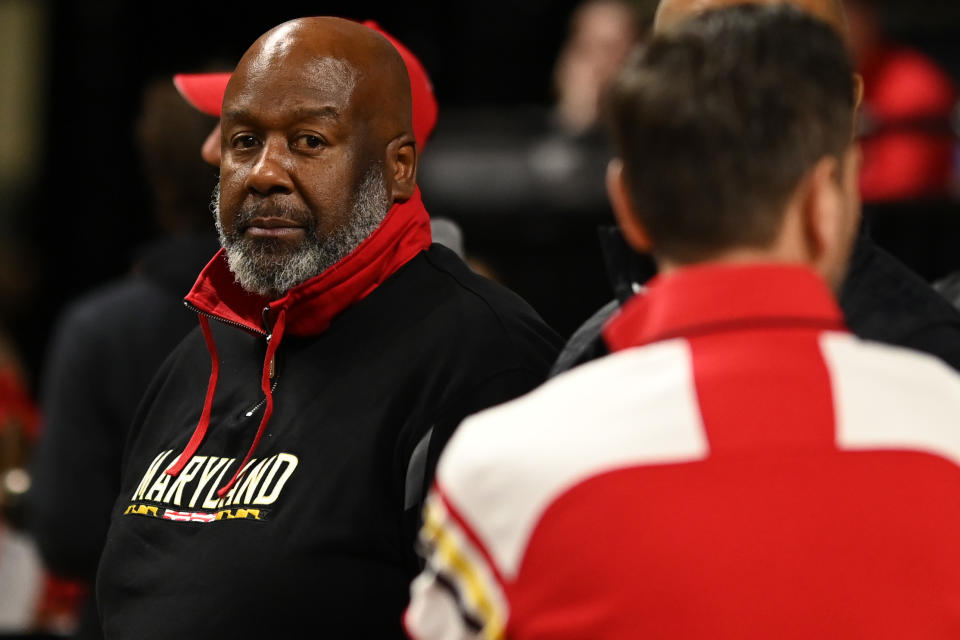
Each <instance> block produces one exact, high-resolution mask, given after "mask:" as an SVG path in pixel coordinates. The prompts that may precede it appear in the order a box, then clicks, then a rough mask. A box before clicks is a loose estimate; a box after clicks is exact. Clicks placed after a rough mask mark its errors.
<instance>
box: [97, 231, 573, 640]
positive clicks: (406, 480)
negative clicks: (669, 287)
mask: <svg viewBox="0 0 960 640" xmlns="http://www.w3.org/2000/svg"><path fill="white" fill-rule="evenodd" d="M210 326H211V330H212V334H213V335H212V337H213V340H214V343H215V345H216V349H217V351H218V353H219V360H220V362H221V369H220V372H219V381H218V383H217V385H216V393H215V396H214V400H213V404H212V411H211V419H210V429H209V431H208V433H207V435H206V437H205V438H204V439H203V441H202V444H201V445H200V447H199V449H198V450H197V452H196V455H195V456H194V457H193V459H192V461H191V462H189V463H188V464H187V466H186V467H185V468H184V469H183V471H182V472H181V474H180V475H179V476H178V477H177V478H172V477H170V476H168V475H165V474H164V473H163V470H164V469H165V468H166V467H168V466H169V465H170V463H171V462H172V461H173V460H174V459H175V458H176V457H177V455H178V454H179V453H180V452H181V451H182V450H183V449H184V447H185V445H186V443H187V440H188V438H190V436H191V432H192V431H193V429H194V425H195V424H197V421H198V418H199V416H200V411H201V407H202V406H203V404H204V389H205V387H206V386H207V381H208V376H209V375H210V356H209V355H208V352H207V348H206V347H205V345H204V340H203V338H202V336H201V333H200V332H199V331H196V332H194V333H192V334H190V335H189V336H188V337H187V339H186V340H185V341H184V343H183V344H182V345H180V347H179V348H178V349H177V350H176V351H175V352H174V353H173V354H172V356H171V357H170V358H169V359H168V360H167V362H166V363H165V365H164V366H163V368H162V369H161V371H160V373H159V374H158V376H157V377H156V378H155V380H154V382H153V383H152V385H151V387H150V389H149V391H148V393H147V395H146V397H145V398H144V401H143V403H142V405H141V409H140V411H139V414H138V417H137V419H136V420H135V424H134V428H133V432H132V434H131V439H130V442H129V447H128V450H127V452H126V454H125V456H124V460H125V464H124V468H123V476H122V489H121V495H120V498H119V500H118V501H117V503H116V505H115V506H114V510H113V522H112V526H111V530H110V533H109V536H108V542H107V546H106V548H105V550H104V555H103V559H102V562H101V565H100V571H99V578H98V586H97V593H98V600H99V603H100V608H101V613H102V617H103V622H104V629H105V631H106V636H107V637H108V638H136V639H137V640H147V639H149V638H158V639H159V638H164V639H168V638H181V639H186V638H211V637H217V638H220V637H223V638H228V637H229V638H267V637H270V638H281V637H306V636H308V635H309V636H311V637H324V638H347V637H351V638H389V637H403V634H402V631H401V627H400V619H401V614H402V611H403V609H404V606H405V604H406V602H407V598H408V588H409V582H410V580H411V579H412V578H413V576H414V575H415V574H416V573H417V571H418V564H417V560H416V557H415V554H414V551H413V542H414V536H415V531H416V528H417V518H418V514H419V505H420V501H421V499H422V497H423V494H424V493H425V490H426V488H427V486H426V485H427V484H428V483H429V482H430V479H431V476H432V470H433V467H434V465H435V463H436V459H437V457H438V455H439V452H440V449H441V447H442V446H443V444H444V443H445V442H446V440H447V439H448V438H449V437H450V435H451V433H452V432H453V430H454V428H455V427H456V426H457V424H459V422H460V421H461V420H462V419H463V418H464V417H465V416H467V415H469V414H471V413H474V412H476V411H478V410H480V409H483V408H485V407H489V406H491V405H494V404H497V403H500V402H503V401H506V400H508V399H511V398H513V397H516V396H518V395H520V394H522V393H524V392H526V391H528V390H530V389H532V388H533V387H534V386H536V385H537V384H538V383H539V382H541V380H542V379H543V378H544V377H545V375H546V373H547V369H548V368H549V366H550V363H551V362H552V361H553V359H554V356H555V355H556V351H557V347H558V345H559V340H558V339H557V337H556V336H555V334H554V333H553V332H552V331H551V330H550V329H548V328H547V327H546V326H545V325H544V324H543V322H542V321H541V320H540V318H539V317H538V316H537V315H536V313H535V312H534V311H533V310H532V309H531V308H530V307H529V306H528V305H526V303H524V302H523V301H522V300H521V299H519V298H518V297H517V296H515V295H513V294H512V293H510V292H509V291H507V290H505V289H503V288H502V287H500V286H498V285H496V284H494V283H492V282H490V281H488V280H485V279H484V278H481V277H479V276H477V275H475V274H473V273H472V272H471V271H470V270H469V269H468V268H467V267H466V266H465V265H464V264H463V263H462V262H461V261H460V260H459V259H458V258H457V257H456V256H455V255H454V254H453V253H452V252H450V251H449V250H447V249H445V248H443V247H439V246H437V245H434V246H433V247H432V248H430V249H429V250H428V251H425V252H423V253H420V254H419V255H418V256H417V257H415V258H413V259H412V260H411V261H409V262H408V263H406V264H405V266H403V267H401V268H400V269H399V270H398V271H396V273H394V274H393V275H392V276H390V277H389V278H388V279H387V280H386V281H385V282H383V283H382V284H380V285H379V286H378V287H377V288H376V289H375V290H374V291H373V292H372V293H371V294H369V295H368V296H367V297H365V298H364V299H362V300H361V301H360V302H358V303H357V304H355V305H353V306H351V307H349V308H347V309H346V310H345V311H343V313H341V314H340V315H338V316H337V317H336V318H335V319H334V320H333V322H332V324H330V325H329V328H327V329H326V330H325V331H323V332H322V333H319V334H317V335H309V336H294V335H288V336H286V337H284V338H283V341H282V344H281V345H280V347H279V348H278V351H277V355H276V359H275V375H274V378H273V384H274V385H275V387H274V392H273V402H274V412H273V415H272V418H271V419H270V421H269V423H268V425H267V427H266V429H265V432H264V434H263V438H262V440H261V441H260V443H259V445H258V446H257V447H256V450H255V453H254V457H253V459H252V460H251V463H250V464H249V465H248V467H247V469H248V472H247V473H246V474H245V475H244V476H242V477H241V478H240V479H239V480H238V482H237V484H236V485H235V486H234V488H233V491H232V492H231V494H228V499H226V500H224V501H223V502H219V503H218V502H217V498H216V493H215V492H216V489H217V488H218V487H220V486H222V485H223V484H224V481H225V480H226V479H227V478H229V477H230V475H231V474H232V473H233V472H234V471H235V467H236V466H237V465H238V460H239V459H240V458H242V456H243V454H244V453H245V452H246V451H247V449H248V447H249V446H250V441H251V439H252V438H253V433H254V431H255V430H256V428H257V423H258V421H259V419H260V417H261V415H262V413H263V410H264V409H263V406H262V405H263V402H262V400H263V394H262V393H261V390H260V382H261V380H260V376H261V366H262V362H263V359H264V351H265V341H264V339H263V338H262V337H261V336H257V335H251V334H250V333H248V332H245V331H243V330H240V329H237V328H236V327H233V326H230V325H226V324H222V323H220V322H216V321H211V322H210ZM231 495H232V496H233V497H232V500H231V499H230V496H231ZM209 520H212V521H209Z"/></svg>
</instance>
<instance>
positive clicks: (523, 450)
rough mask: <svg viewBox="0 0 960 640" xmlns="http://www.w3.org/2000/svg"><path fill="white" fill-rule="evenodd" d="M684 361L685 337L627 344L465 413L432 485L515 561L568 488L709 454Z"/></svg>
mask: <svg viewBox="0 0 960 640" xmlns="http://www.w3.org/2000/svg"><path fill="white" fill-rule="evenodd" d="M690 361H691V359H690V353H689V346H688V345H687V343H686V341H684V340H682V339H678V340H671V341H666V342H662V343H657V344H653V345H649V346H645V347H640V348H635V349H629V350H626V351H622V352H618V353H616V354H613V355H610V356H607V357H605V358H601V359H599V360H595V361H593V362H590V363H588V364H585V365H583V366H581V367H578V368H576V369H574V370H571V371H569V372H567V373H564V374H562V375H560V376H558V377H556V378H553V379H552V380H550V381H549V382H547V383H546V384H544V385H543V386H541V387H539V388H537V389H535V390H534V391H532V392H531V393H529V394H527V395H525V396H522V397H520V398H518V399H516V400H513V401H512V402H508V403H506V404H503V405H500V406H498V407H494V408H492V409H488V410H486V411H483V412H481V413H479V414H477V415H475V416H473V417H471V418H468V419H467V420H466V421H464V423H463V424H462V425H461V426H460V428H459V429H458V430H457V433H456V434H455V435H454V437H453V439H452V440H451V441H450V443H449V444H448V445H447V448H446V450H445V451H444V454H443V456H442V457H441V460H440V464H439V466H438V469H437V483H438V485H439V486H440V488H441V490H442V491H443V492H444V494H445V495H447V496H448V497H449V498H450V500H451V501H452V502H453V503H454V504H456V506H457V509H458V510H459V512H460V513H461V514H462V515H463V516H464V517H465V518H466V519H467V520H468V521H469V522H470V523H471V526H474V527H476V528H477V532H478V534H479V535H481V537H482V538H484V539H486V540H491V539H495V540H499V541H500V542H499V543H497V544H498V545H500V548H501V550H503V553H504V554H506V556H507V557H505V558H502V559H501V560H503V561H504V562H508V563H509V562H511V561H513V560H516V559H517V556H516V554H519V553H520V550H521V549H522V547H523V542H524V540H525V539H526V536H527V535H528V534H529V533H530V531H531V529H532V527H533V526H535V524H536V521H537V518H538V517H539V514H541V513H542V512H543V511H544V509H545V508H546V507H547V506H548V505H549V504H550V503H552V502H553V501H554V500H555V499H557V498H558V497H559V496H560V495H562V494H563V493H564V492H565V491H566V490H568V489H569V488H571V487H572V486H574V485H576V484H578V483H580V482H581V481H584V480H587V479H589V478H591V477H593V476H595V475H597V474H599V473H603V472H606V471H610V470H615V469H618V468H623V467H627V466H635V465H648V464H662V463H667V462H679V461H685V460H696V459H700V458H701V457H702V456H704V455H705V452H706V442H705V440H704V436H703V433H702V429H701V428H700V427H699V423H700V421H699V418H698V413H697V405H696V394H695V391H694V389H693V377H692V372H691V368H690ZM493 513H497V514H498V515H497V517H496V518H493V519H491V517H490V514H493ZM507 522H509V523H510V524H509V525H505V524H504V523H507Z"/></svg>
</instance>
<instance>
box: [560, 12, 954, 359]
mask: <svg viewBox="0 0 960 640" xmlns="http://www.w3.org/2000/svg"><path fill="white" fill-rule="evenodd" d="M750 3H754V4H781V3H786V4H791V5H794V6H796V7H798V8H801V9H803V10H806V11H809V12H810V13H811V14H812V15H814V16H817V17H819V18H821V19H822V20H824V21H826V22H827V23H828V24H830V25H832V26H833V27H834V28H835V29H837V32H838V33H840V34H842V35H843V37H844V38H845V39H846V40H847V41H848V42H849V31H848V29H847V21H846V15H845V13H844V10H843V6H842V5H841V3H840V2H839V0H661V2H660V4H659V6H658V10H657V16H656V21H655V24H654V29H655V31H658V32H659V31H663V30H665V29H669V28H673V27H675V26H676V25H677V24H679V23H681V22H682V21H683V20H685V19H687V18H689V17H691V16H693V15H696V14H697V13H699V12H701V11H704V10H708V9H711V8H717V7H728V6H734V5H739V4H750ZM855 83H856V85H857V87H858V94H859V93H860V92H861V91H862V85H863V83H862V79H860V78H859V76H856V80H855ZM704 161H706V159H704ZM603 248H604V253H605V255H604V258H605V259H606V261H607V264H608V268H609V271H610V274H611V280H612V283H613V288H614V291H615V294H616V298H615V299H614V300H612V301H611V302H609V303H608V304H606V305H604V306H603V307H602V308H601V309H599V310H598V311H597V312H596V313H595V314H594V315H593V316H592V317H591V318H589V319H588V320H587V321H586V322H585V323H584V324H583V325H581V327H580V328H579V329H577V331H576V332H574V334H573V336H571V338H570V340H569V341H568V342H567V345H566V346H565V347H564V349H563V351H562V352H561V354H560V356H559V358H558V359H557V362H556V363H555V364H554V367H553V370H552V372H551V373H552V374H553V375H556V374H559V373H562V372H563V371H567V370H569V369H571V368H573V367H576V366H578V365H580V364H583V363H585V362H588V361H590V360H593V359H595V358H598V357H601V356H603V355H605V354H606V353H607V352H608V349H607V346H606V344H605V343H604V341H603V339H602V336H601V332H602V328H603V326H604V324H605V323H606V322H608V321H609V320H610V319H611V318H612V317H613V316H614V315H615V314H616V313H617V311H618V309H619V308H620V307H621V305H622V304H624V303H625V302H626V301H627V300H629V299H630V298H631V297H632V296H633V295H635V294H636V293H638V292H640V291H642V289H643V284H644V283H645V282H646V280H647V279H648V278H649V277H650V276H651V275H652V274H653V273H654V272H655V266H654V265H652V264H651V263H650V260H649V257H648V256H638V254H637V253H636V252H635V251H633V250H631V249H630V248H629V247H628V246H627V245H626V243H625V242H624V240H623V238H622V237H621V235H620V233H619V232H618V231H616V230H611V231H608V232H606V233H605V234H604V245H603ZM840 306H841V308H842V309H843V312H844V316H845V318H846V321H847V325H848V326H849V327H850V329H851V330H852V331H853V332H854V333H855V334H857V335H858V336H859V337H861V338H866V339H868V340H876V341H879V342H884V343H887V344H892V345H897V346H903V347H908V348H911V349H917V350H919V351H923V352H925V353H930V354H932V355H935V356H937V357H938V358H940V359H941V360H943V361H944V362H946V363H947V364H949V365H950V366H951V367H953V368H954V369H958V370H960V312H958V311H957V310H956V309H954V308H953V307H952V306H951V305H950V303H949V302H946V301H945V299H944V298H943V297H942V296H940V295H939V294H938V293H937V292H936V291H935V290H934V289H933V288H932V287H931V286H930V285H929V284H928V283H927V282H925V281H924V280H923V279H922V278H921V277H920V276H918V275H917V274H915V273H914V272H913V271H911V270H910V269H909V268H908V267H906V266H905V265H904V264H903V263H901V262H900V261H899V260H897V259H896V258H894V257H893V256H891V255H890V254H889V253H888V252H886V251H885V250H883V249H881V248H880V247H878V246H877V245H876V244H875V243H874V241H873V240H872V239H871V238H870V236H869V233H868V230H867V229H866V227H865V226H861V229H860V232H859V234H858V236H857V239H856V243H855V247H854V254H853V259H852V261H851V265H850V273H849V274H848V277H847V279H846V280H845V282H844V287H843V289H842V291H841V294H840Z"/></svg>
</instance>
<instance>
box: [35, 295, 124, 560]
mask: <svg viewBox="0 0 960 640" xmlns="http://www.w3.org/2000/svg"><path fill="white" fill-rule="evenodd" d="M86 320H87V318H85V317H84V315H83V314H82V313H77V312H76V311H75V312H74V313H70V314H68V315H66V316H64V318H63V319H62V320H61V322H60V323H59V325H58V327H57V330H56V333H55V337H54V340H53V342H52V346H51V349H50V351H49V355H48V358H47V363H46V367H45V376H44V388H43V397H42V401H43V402H42V405H43V412H44V424H43V429H42V431H41V435H40V439H39V442H38V445H37V450H36V452H35V454H34V459H33V467H32V470H33V472H32V478H33V488H32V489H31V491H30V495H29V497H28V508H29V510H30V516H31V525H32V529H33V534H34V536H35V538H36V540H37V542H38V544H39V547H40V550H41V553H42V555H43V558H44V561H45V562H46V563H47V566H48V567H49V568H50V569H51V570H52V571H53V572H54V573H56V574H59V575H63V576H68V577H78V578H92V577H93V575H94V573H95V572H96V568H97V562H98V559H99V556H100V551H101V549H102V546H103V542H104V538H105V536H106V531H107V527H108V525H109V520H110V518H109V514H110V508H111V506H112V504H113V501H114V500H115V499H116V495H117V491H118V488H119V477H118V472H119V458H120V448H121V446H122V440H121V439H120V438H119V437H118V434H116V433H114V430H115V429H114V427H113V425H114V424H115V422H116V418H115V417H114V416H112V415H111V414H110V413H111V412H110V411H109V409H108V407H107V406H106V405H107V403H106V402H104V394H103V392H102V389H100V388H99V385H102V380H101V378H100V375H99V374H98V372H99V371H101V367H102V366H104V364H105V361H106V359H105V356H104V354H105V353H107V351H105V349H104V347H105V345H103V344H102V338H101V336H99V335H98V332H97V330H96V324H91V323H89V322H87V321H86Z"/></svg>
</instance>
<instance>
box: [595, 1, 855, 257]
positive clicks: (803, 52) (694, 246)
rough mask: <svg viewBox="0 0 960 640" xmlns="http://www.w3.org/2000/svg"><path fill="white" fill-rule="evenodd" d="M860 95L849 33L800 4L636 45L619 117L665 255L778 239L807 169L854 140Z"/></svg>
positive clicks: (621, 147)
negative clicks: (840, 31)
mask: <svg viewBox="0 0 960 640" xmlns="http://www.w3.org/2000/svg"><path fill="white" fill-rule="evenodd" d="M854 92H855V88H854V82H853V65H852V63H851V61H850V58H849V54H848V53H847V49H846V47H845V46H844V44H843V42H842V41H841V39H840V37H839V36H838V35H837V34H836V32H835V31H834V30H833V29H831V28H830V27H829V26H828V25H827V24H826V23H824V22H821V21H820V20H817V19H815V18H813V17H811V16H809V15H808V14H806V13H804V12H801V11H799V10H797V9H795V8H793V7H791V6H788V5H774V6H759V5H742V6H735V7H730V8H724V9H717V10H713V11H708V12H705V13H702V14H700V15H698V16H696V17H693V18H690V19H689V20H688V21H685V22H684V23H683V24H682V25H680V26H679V27H678V28H677V29H675V30H672V31H669V32H666V33H664V34H661V35H658V36H657V37H655V38H654V39H653V40H652V41H651V42H650V43H649V44H648V45H647V46H646V47H645V48H643V49H641V50H639V51H638V52H636V53H635V54H634V56H633V57H632V58H631V59H630V60H629V61H628V63H627V65H626V66H625V68H624V69H623V70H622V71H621V73H620V74H619V76H618V77H617V78H616V79H615V81H614V83H613V86H612V87H611V90H610V94H609V100H608V109H609V116H610V117H609V120H610V125H611V129H612V134H613V138H614V142H615V144H616V147H617V150H618V154H619V156H620V157H621V158H622V159H623V162H624V166H625V178H626V182H627V186H628V187H629V191H630V194H631V196H632V198H633V204H634V206H635V208H636V213H637V215H638V216H639V218H640V221H641V222H642V223H643V224H644V226H645V227H646V229H647V232H648V233H649V234H650V237H651V239H652V241H653V244H654V246H655V247H656V252H657V253H658V254H661V255H663V256H668V257H670V258H671V259H673V260H676V261H679V262H696V261H699V260H704V259H707V258H709V257H710V256H711V255H713V254H716V253H717V252H720V251H722V250H725V249H728V248H733V247H739V246H749V247H757V248H761V247H766V246H769V244H770V243H771V242H772V241H773V240H774V239H775V237H776V234H777V232H778V231H779V229H780V226H781V223H782V219H783V208H784V206H785V205H786V202H787V200H788V198H789V197H790V195H791V194H792V193H793V191H794V190H795V189H796V187H797V185H798V184H799V182H800V180H801V179H802V178H803V176H804V175H805V174H806V173H807V172H808V171H809V170H810V169H811V168H812V167H813V166H814V165H815V164H816V163H817V162H818V161H819V160H820V159H821V158H823V157H825V156H827V155H833V156H836V157H840V156H841V155H842V154H843V152H844V150H846V149H847V148H848V146H849V145H850V143H851V140H852V137H853V132H852V129H853V109H854Z"/></svg>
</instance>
